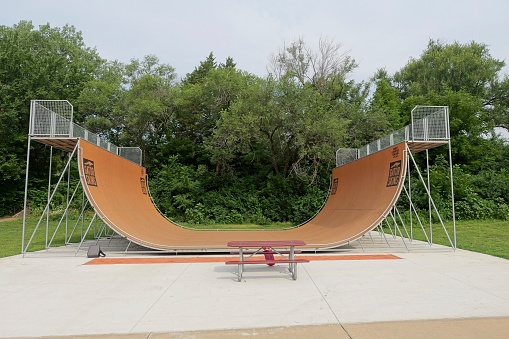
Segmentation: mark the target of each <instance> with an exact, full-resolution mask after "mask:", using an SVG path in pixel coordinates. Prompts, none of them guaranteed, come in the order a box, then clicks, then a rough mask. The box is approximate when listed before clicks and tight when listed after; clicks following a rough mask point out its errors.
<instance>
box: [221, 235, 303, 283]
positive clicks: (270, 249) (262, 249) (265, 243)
mask: <svg viewBox="0 0 509 339" xmlns="http://www.w3.org/2000/svg"><path fill="white" fill-rule="evenodd" d="M304 245H306V243H305V242H304V241H302V240H256V241H230V242H228V244H227V246H228V247H235V248H238V249H239V250H238V251H232V254H238V255H239V260H229V261H227V262H225V264H226V265H237V266H238V281H241V280H242V273H243V272H244V265H262V264H265V265H269V266H272V265H275V264H288V269H289V270H290V273H291V274H292V278H293V280H297V264H300V263H307V262H309V260H306V259H296V258H295V253H300V252H301V251H300V250H295V247H296V246H304ZM246 248H247V249H251V250H248V251H244V249H246ZM244 254H246V255H249V256H248V257H247V258H244ZM256 254H263V255H264V258H265V259H263V260H260V259H253V256H254V255H256ZM285 254H287V256H285ZM274 255H276V256H277V257H278V259H274ZM279 257H281V258H282V259H279Z"/></svg>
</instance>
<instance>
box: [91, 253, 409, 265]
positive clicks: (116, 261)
mask: <svg viewBox="0 0 509 339" xmlns="http://www.w3.org/2000/svg"><path fill="white" fill-rule="evenodd" d="M237 258H238V257H237V256H229V257H206V256H203V257H183V256H182V257H171V258H169V257H164V258H97V259H92V260H90V261H89V262H87V263H85V265H120V264H123V265H125V264H136V265H142V264H173V263H202V262H225V261H228V260H234V259H237ZM297 258H298V259H307V260H309V261H322V260H392V259H401V258H400V257H397V256H395V255H393V254H355V255H299V256H298V257H297Z"/></svg>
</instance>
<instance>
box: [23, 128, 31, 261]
mask: <svg viewBox="0 0 509 339" xmlns="http://www.w3.org/2000/svg"><path fill="white" fill-rule="evenodd" d="M30 140H31V138H30V135H29V136H28V147H27V164H26V173H25V198H24V202H23V230H22V231H21V254H22V255H23V258H24V257H25V229H26V225H27V205H28V204H27V199H28V172H29V169H30Z"/></svg>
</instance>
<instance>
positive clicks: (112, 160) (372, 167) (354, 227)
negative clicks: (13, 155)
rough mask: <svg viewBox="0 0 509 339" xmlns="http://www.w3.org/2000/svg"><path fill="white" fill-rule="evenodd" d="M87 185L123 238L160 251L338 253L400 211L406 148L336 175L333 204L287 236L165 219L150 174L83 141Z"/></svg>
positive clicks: (377, 155)
mask: <svg viewBox="0 0 509 339" xmlns="http://www.w3.org/2000/svg"><path fill="white" fill-rule="evenodd" d="M79 143H80V145H79V156H78V159H79V163H80V164H79V168H80V177H81V181H82V183H83V187H84V188H85V193H86V195H87V197H88V199H89V201H90V203H91V204H92V206H93V207H94V209H95V211H96V212H97V213H98V215H99V216H100V217H101V218H102V220H104V222H106V223H107V224H108V225H109V226H110V227H111V228H112V229H113V230H115V231H116V232H117V233H118V234H120V235H122V236H125V237H126V238H127V239H129V240H131V241H132V242H134V243H137V244H139V245H142V246H145V247H148V248H152V249H157V250H179V249H188V250H201V251H206V250H217V249H227V247H226V243H227V242H228V241H233V240H288V239H299V240H303V241H305V242H306V244H307V247H308V248H313V249H321V248H333V247H338V246H340V245H344V244H347V243H348V242H350V241H353V240H356V239H358V238H359V237H361V236H362V235H364V234H366V233H367V232H369V231H371V230H372V229H374V228H375V227H376V226H377V225H378V224H379V223H380V222H381V221H382V220H383V219H384V218H385V217H386V216H387V214H388V213H389V211H390V209H391V208H392V207H393V206H394V204H395V203H396V201H397V199H398V197H399V194H400V192H401V189H402V185H403V183H404V176H405V172H406V150H405V143H400V144H397V145H394V146H392V147H390V148H387V149H385V150H382V151H379V152H377V153H374V154H372V155H369V156H366V157H364V158H361V159H359V160H356V161H354V162H352V163H349V164H347V165H344V166H341V167H337V168H335V169H334V170H333V171H332V185H331V190H330V192H329V197H328V199H327V201H326V203H325V205H324V206H323V208H322V210H321V211H320V212H319V213H318V214H317V215H316V216H315V217H314V218H313V219H311V220H310V221H308V222H307V223H305V224H303V225H301V226H299V227H296V228H292V229H288V230H255V231H231V230H230V231H198V230H189V229H186V228H183V227H180V226H178V225H176V224H174V223H172V222H171V221H169V220H167V219H166V218H165V217H164V216H162V215H161V214H160V213H159V211H158V209H157V208H156V207H155V206H154V205H153V203H152V200H151V199H150V196H149V194H148V190H147V183H146V171H145V168H143V167H141V166H138V165H136V164H134V163H133V162H131V161H129V160H126V159H124V158H122V157H119V156H117V155H115V154H113V153H110V152H108V151H106V150H104V149H102V148H100V147H98V146H95V145H93V144H91V143H89V142H87V141H85V140H82V139H81V140H79Z"/></svg>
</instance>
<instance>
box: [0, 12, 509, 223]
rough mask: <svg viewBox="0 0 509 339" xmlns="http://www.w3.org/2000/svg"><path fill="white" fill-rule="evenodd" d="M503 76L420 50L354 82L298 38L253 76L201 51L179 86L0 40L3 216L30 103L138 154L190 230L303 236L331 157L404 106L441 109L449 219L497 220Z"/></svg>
mask: <svg viewBox="0 0 509 339" xmlns="http://www.w3.org/2000/svg"><path fill="white" fill-rule="evenodd" d="M504 66H505V63H504V61H501V60H497V59H495V58H494V57H492V56H491V55H490V52H489V48H488V46H487V45H485V44H483V43H477V42H474V41H472V42H469V43H466V44H461V43H459V42H454V43H452V44H447V43H443V42H440V41H437V40H430V41H429V43H428V45H427V46H425V48H424V50H423V52H422V54H421V55H420V56H419V57H417V58H410V59H409V61H408V62H407V64H406V65H403V66H402V68H401V69H400V70H399V71H397V72H395V73H394V74H389V73H388V72H387V71H386V70H385V69H384V68H383V67H381V68H380V69H379V70H378V71H377V72H376V74H374V75H373V77H372V78H370V79H366V80H364V81H360V82H358V81H354V80H352V75H353V74H354V72H355V70H356V68H357V67H358V65H357V63H356V61H355V60H354V59H353V58H352V57H351V56H349V55H348V53H347V52H345V51H344V50H343V49H342V46H341V45H340V44H338V43H336V42H335V41H333V40H327V39H321V40H320V42H319V43H318V46H317V47H316V48H313V47H311V46H309V45H308V44H307V43H306V42H305V41H304V40H303V39H297V40H296V41H293V42H291V43H290V44H287V45H283V46H282V47H281V48H280V49H279V50H278V51H275V52H274V53H273V54H272V55H271V56H270V58H269V61H268V65H267V69H268V75H267V76H265V77H260V76H257V75H254V74H251V73H249V72H248V71H245V70H241V69H239V68H238V67H237V66H236V64H235V61H234V60H233V59H232V58H227V59H226V60H224V61H218V60H216V58H215V57H214V55H213V53H212V52H211V53H210V54H209V55H208V56H206V58H205V59H204V60H203V61H202V62H200V64H199V65H197V66H196V67H195V69H194V70H193V71H192V72H190V73H188V74H186V75H185V76H182V77H179V75H178V74H177V73H176V70H175V69H174V68H173V67H172V66H171V65H169V64H165V63H162V62H161V61H160V60H159V59H158V58H157V57H156V56H154V55H147V56H145V57H144V58H142V59H132V60H131V61H130V62H128V63H121V62H119V61H111V60H105V59H103V58H101V57H100V56H99V54H98V52H97V51H96V50H95V49H94V48H90V47H87V46H86V44H85V42H84V41H83V38H82V35H81V32H79V31H77V30H76V28H74V27H73V26H70V25H66V26H64V27H61V28H58V27H51V26H50V25H49V24H47V25H42V26H39V27H38V28H35V27H34V26H33V24H32V23H31V22H29V21H21V22H19V23H18V24H16V25H14V26H12V27H6V26H0V131H1V136H0V187H1V192H2V194H1V195H0V201H1V207H0V215H9V214H13V213H15V212H17V211H19V210H20V209H21V208H22V206H23V192H24V179H25V176H24V171H25V164H26V151H27V150H26V147H27V137H28V136H27V133H28V117H29V104H30V100H31V99H65V100H68V101H70V102H71V103H72V104H73V105H74V108H75V109H74V121H75V122H76V123H78V124H80V125H82V126H84V127H85V128H87V129H89V130H90V131H92V132H95V133H97V134H99V135H101V136H103V137H106V138H107V139H109V140H110V141H111V142H113V143H114V144H117V145H119V146H138V147H140V148H141V149H142V151H143V155H144V158H143V162H144V166H145V167H146V168H147V172H148V174H149V186H150V191H151V194H152V196H153V198H154V200H155V202H156V204H157V205H158V207H159V208H160V209H161V210H162V212H163V213H165V214H166V215H167V216H168V217H170V218H172V219H174V220H176V221H185V222H190V223H243V222H253V223H259V224H264V223H270V222H278V221H285V222H286V221H291V222H293V223H299V222H303V221H305V220H307V219H308V218H309V217H311V216H312V215H313V214H314V213H316V211H317V210H318V209H319V208H320V207H321V205H322V203H323V201H324V199H325V197H326V196H327V193H328V188H329V180H330V179H329V178H330V171H331V169H332V168H333V167H334V166H335V151H336V150H337V149H338V148H343V147H346V148H357V147H360V146H363V145H365V144H367V143H369V142H371V141H373V140H376V139H378V138H380V137H381V136H384V135H386V134H388V133H390V132H392V131H394V130H396V129H398V128H400V127H402V126H404V125H406V124H408V123H409V120H410V111H411V110H412V108H413V107H414V106H415V105H441V106H442V105H444V106H449V109H450V126H451V136H452V153H453V162H454V164H455V165H454V175H455V195H456V200H457V216H458V217H459V218H463V219H476V218H502V219H506V218H509V207H508V206H509V193H508V192H509V173H508V170H507V169H508V165H509V160H508V159H509V146H508V144H507V142H504V140H503V139H501V138H500V137H499V136H498V135H496V133H494V132H493V130H494V128H495V127H500V128H503V129H505V130H507V128H508V126H509V125H508V118H509V112H508V109H509V98H508V93H509V79H508V77H507V75H504V74H502V69H503V67H504ZM32 147H33V148H34V151H32V152H31V156H32V157H33V159H31V160H30V161H31V172H30V175H31V180H30V182H29V185H30V192H32V193H31V195H30V206H31V208H37V207H39V208H40V206H43V205H44V204H45V199H46V193H45V192H46V185H47V179H48V178H47V173H48V167H49V164H48V159H49V156H48V147H47V146H45V145H41V144H37V143H34V144H32ZM443 154H444V151H443V150H434V151H432V152H431V171H432V172H434V174H435V175H434V176H433V177H434V178H436V179H433V181H432V182H431V185H432V191H433V192H434V194H435V195H436V196H435V197H434V198H435V200H436V201H437V202H438V204H439V205H442V207H447V205H448V204H450V194H451V192H450V187H449V186H448V180H446V176H447V173H448V165H447V164H446V163H445V162H444V159H443ZM65 156H66V155H65V154H62V156H61V157H55V158H54V160H53V161H54V162H55V164H54V166H57V167H58V166H59V165H61V163H62V162H63V159H64V158H65ZM54 168H55V167H54ZM415 190H416V192H419V188H418V187H416V188H415ZM421 193H423V192H422V191H421ZM418 196H422V201H419V198H417V199H416V200H417V205H418V206H421V207H423V206H427V198H426V197H425V196H424V194H420V195H418Z"/></svg>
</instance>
